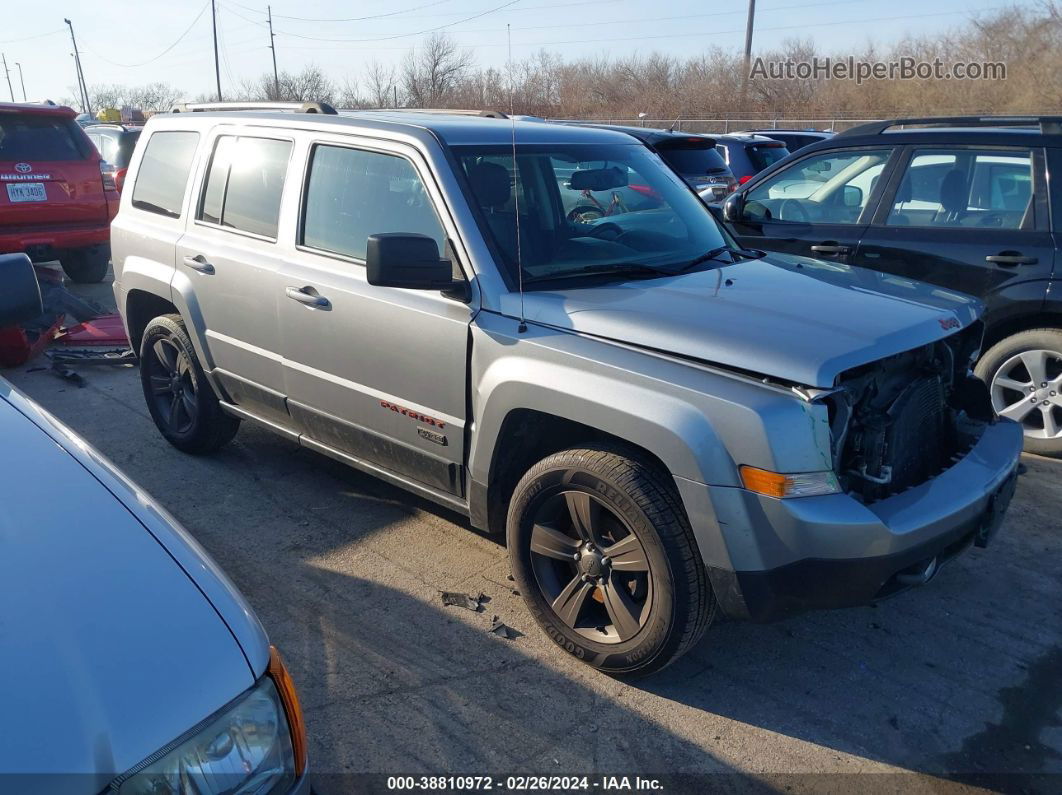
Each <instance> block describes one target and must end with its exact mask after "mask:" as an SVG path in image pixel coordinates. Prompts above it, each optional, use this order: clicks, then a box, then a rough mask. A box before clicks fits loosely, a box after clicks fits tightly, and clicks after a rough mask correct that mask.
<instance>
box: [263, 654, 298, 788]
mask: <svg viewBox="0 0 1062 795" xmlns="http://www.w3.org/2000/svg"><path fill="white" fill-rule="evenodd" d="M269 675H270V677H272V679H273V684H274V685H276V687H277V692H278V693H279V694H280V700H281V702H282V703H283V704H284V712H286V713H287V716H288V728H289V729H291V747H292V750H294V752H295V774H296V775H298V776H301V775H302V774H303V772H304V771H305V770H306V724H305V723H304V722H303V720H302V707H301V706H299V694H298V693H297V692H295V682H294V680H292V678H291V674H289V673H288V669H287V667H286V666H285V665H284V660H283V658H282V657H281V656H280V652H279V651H277V647H276V646H270V647H269Z"/></svg>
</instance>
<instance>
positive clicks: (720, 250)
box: [672, 246, 756, 273]
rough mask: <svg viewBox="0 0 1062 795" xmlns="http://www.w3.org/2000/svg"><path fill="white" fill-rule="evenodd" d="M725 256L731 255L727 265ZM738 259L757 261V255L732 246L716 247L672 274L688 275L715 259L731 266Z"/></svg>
mask: <svg viewBox="0 0 1062 795" xmlns="http://www.w3.org/2000/svg"><path fill="white" fill-rule="evenodd" d="M723 254H730V261H729V263H727V261H726V260H724V259H721V257H722V255H723ZM737 257H748V258H749V259H755V258H756V257H755V255H754V254H753V253H752V252H751V251H742V250H741V249H736V248H731V247H730V246H716V247H715V248H713V249H712V250H711V251H706V252H705V253H704V254H701V255H700V256H699V257H694V258H693V259H691V260H690V261H689V262H687V263H685V264H683V265H681V266H680V267H678V268H676V269H675V270H673V271H672V273H686V272H687V271H690V270H693V269H694V268H696V267H697V266H698V265H700V264H702V263H705V262H708V261H709V260H713V259H714V260H719V261H720V262H722V263H724V264H731V265H732V264H734V263H735V262H737Z"/></svg>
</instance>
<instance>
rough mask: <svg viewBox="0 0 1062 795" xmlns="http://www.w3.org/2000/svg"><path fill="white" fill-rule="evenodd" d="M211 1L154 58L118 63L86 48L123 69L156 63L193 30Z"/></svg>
mask: <svg viewBox="0 0 1062 795" xmlns="http://www.w3.org/2000/svg"><path fill="white" fill-rule="evenodd" d="M210 3H211V0H207V1H206V3H204V4H203V7H202V8H201V9H199V13H198V14H196V15H195V19H193V20H192V23H191V24H190V25H189V26H188V27H187V28H185V29H184V33H182V34H181V35H180V36H178V37H177V40H176V41H175V42H173V44H171V45H170V46H169V47H167V48H166V49H165V50H163V51H162V52H160V53H159V54H158V55H156V56H155V57H154V58H148V59H147V60H146V61H141V62H140V63H118V62H117V61H112V60H110V59H109V58H105V57H104V56H102V55H100V54H99V53H98V52H96V51H95V50H93V49H92V48H91V47H85V49H86V50H88V51H89V52H90V53H92V54H93V55H94V56H96V57H97V58H99V59H100V60H101V61H103V62H105V63H109V64H110V65H111V66H120V67H122V68H123V69H135V68H137V67H139V66H147V65H148V64H149V63H154V62H155V61H157V60H158V59H159V58H161V57H162V56H164V55H165V54H166V53H168V52H169V51H170V50H172V49H173V48H174V47H176V46H177V45H178V44H180V43H181V42H182V41H183V40H184V37H185V36H187V35H188V34H189V33H190V32H191V30H192V28H194V27H195V23H196V22H198V21H199V20H200V18H201V17H202V16H203V14H204V13H206V10H207V8H209V7H210Z"/></svg>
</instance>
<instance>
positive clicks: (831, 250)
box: [811, 243, 848, 254]
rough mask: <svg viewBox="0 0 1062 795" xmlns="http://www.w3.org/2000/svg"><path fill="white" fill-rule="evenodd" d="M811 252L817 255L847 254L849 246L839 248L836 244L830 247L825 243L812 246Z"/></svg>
mask: <svg viewBox="0 0 1062 795" xmlns="http://www.w3.org/2000/svg"><path fill="white" fill-rule="evenodd" d="M811 250H812V251H814V252H815V253H816V254H847V253H848V246H838V245H836V244H833V245H828V244H826V243H823V244H821V245H818V246H812V247H811Z"/></svg>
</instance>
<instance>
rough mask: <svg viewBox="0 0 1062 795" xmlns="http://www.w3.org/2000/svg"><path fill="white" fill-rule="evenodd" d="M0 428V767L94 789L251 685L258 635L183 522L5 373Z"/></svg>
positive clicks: (47, 786) (259, 655)
mask: <svg viewBox="0 0 1062 795" xmlns="http://www.w3.org/2000/svg"><path fill="white" fill-rule="evenodd" d="M0 439H2V440H3V461H4V465H3V466H2V467H0V582H3V584H4V595H5V599H4V608H3V611H2V613H0V660H2V661H3V662H2V666H0V667H2V670H3V676H2V678H0V679H2V682H0V691H2V693H0V700H2V703H3V714H4V721H5V724H6V728H5V731H4V740H3V741H2V742H0V772H2V773H4V774H10V773H15V774H18V773H40V772H45V771H47V772H52V773H57V774H67V775H56V776H52V777H50V778H47V779H33V780H32V781H33V786H34V788H35V789H36V788H40V789H43V790H44V791H48V792H63V793H67V792H89V793H95V792H99V791H100V790H101V789H103V788H104V787H105V786H106V785H107V784H108V782H109V781H110V779H111V778H112V777H113V776H114V775H115V774H117V773H122V772H125V771H126V770H127V769H129V768H130V767H132V766H133V765H135V764H137V763H138V762H140V761H141V760H143V759H144V758H145V757H147V756H148V755H150V754H152V753H154V752H155V751H157V750H159V749H160V748H162V747H163V746H165V745H166V744H167V743H169V742H171V741H172V740H174V739H176V738H177V737H178V736H179V735H181V734H182V733H183V732H185V731H186V730H188V729H190V728H192V727H193V726H194V725H196V724H197V723H198V722H199V721H201V720H202V719H203V718H205V717H207V716H208V715H210V714H211V713H213V712H214V711H216V710H217V709H219V708H220V707H222V706H224V705H225V704H226V703H228V702H229V701H231V700H232V699H233V698H235V697H236V696H237V695H239V694H240V693H242V692H243V691H244V690H246V689H247V688H248V687H250V686H251V685H252V684H253V682H254V680H255V676H256V673H261V672H262V669H263V668H264V667H265V665H266V660H265V655H267V654H268V645H267V641H266V639H265V635H264V633H263V632H262V629H261V626H260V625H259V624H258V622H257V619H255V617H254V615H253V613H251V612H250V609H249V608H248V607H247V606H246V604H245V603H244V601H243V599H242V598H241V597H240V596H239V594H238V592H236V591H235V589H234V588H233V587H232V585H231V584H229V583H228V580H227V579H225V577H224V575H222V574H221V573H220V571H219V570H217V568H216V566H215V564H213V562H211V561H210V559H209V558H208V557H207V556H206V555H205V553H203V552H202V550H201V549H199V547H198V545H197V544H195V542H194V541H192V540H191V538H189V537H188V536H187V535H186V534H185V533H184V531H182V530H180V529H179V528H178V527H177V526H176V525H175V524H174V523H173V522H172V520H169V519H168V517H166V515H165V514H164V513H162V512H161V510H160V509H158V508H157V506H155V505H154V504H153V503H152V502H151V501H150V499H149V498H148V497H147V496H145V495H143V494H142V493H140V492H138V491H137V490H136V489H135V487H133V486H132V485H131V484H130V483H129V482H128V481H127V480H125V479H124V477H123V476H122V475H120V473H118V472H117V471H116V470H114V469H113V467H110V465H109V464H107V463H106V462H105V461H103V460H102V459H100V458H99V457H98V454H97V453H96V452H95V451H93V450H92V448H91V447H89V446H88V445H86V444H85V443H84V442H83V441H82V440H80V439H79V438H78V437H76V436H75V435H73V434H72V433H71V432H70V431H68V430H67V429H66V428H64V427H63V426H62V425H60V424H59V423H58V422H56V421H55V420H54V419H52V418H51V417H50V416H49V415H48V414H46V413H45V412H43V411H42V410H41V409H40V408H39V407H37V406H36V405H35V404H33V403H32V402H31V401H29V400H27V399H26V398H25V397H23V396H22V395H20V394H19V393H17V392H16V391H14V390H13V388H12V387H11V385H10V384H8V383H7V382H6V381H4V380H3V379H0ZM208 597H209V598H208ZM223 618H224V620H223ZM237 638H239V642H237ZM11 780H12V779H11V778H8V781H9V782H10V781H11ZM15 780H17V779H15Z"/></svg>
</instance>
